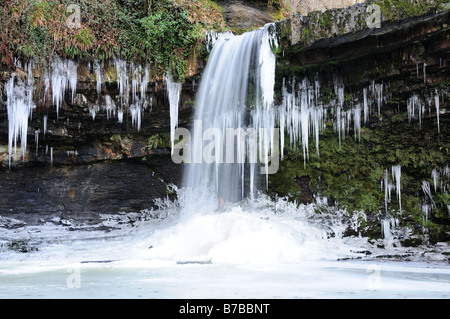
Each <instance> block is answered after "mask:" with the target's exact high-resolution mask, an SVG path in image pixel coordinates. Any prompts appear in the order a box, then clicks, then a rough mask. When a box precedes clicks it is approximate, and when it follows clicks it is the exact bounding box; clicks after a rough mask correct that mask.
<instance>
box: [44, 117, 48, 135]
mask: <svg viewBox="0 0 450 319" xmlns="http://www.w3.org/2000/svg"><path fill="white" fill-rule="evenodd" d="M46 133H47V115H44V137H45V134H46Z"/></svg>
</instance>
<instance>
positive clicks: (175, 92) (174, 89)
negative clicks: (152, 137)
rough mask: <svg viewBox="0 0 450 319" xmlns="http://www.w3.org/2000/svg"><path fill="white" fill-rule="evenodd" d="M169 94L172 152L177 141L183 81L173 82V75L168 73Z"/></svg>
mask: <svg viewBox="0 0 450 319" xmlns="http://www.w3.org/2000/svg"><path fill="white" fill-rule="evenodd" d="M166 85H167V95H168V97H169V106H170V141H171V145H172V152H173V147H174V143H175V128H176V127H177V126H178V103H179V100H180V94H181V83H176V82H173V80H172V76H171V75H170V74H169V73H167V74H166Z"/></svg>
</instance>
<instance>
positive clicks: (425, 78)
mask: <svg viewBox="0 0 450 319" xmlns="http://www.w3.org/2000/svg"><path fill="white" fill-rule="evenodd" d="M426 69H427V64H426V63H425V62H424V63H423V84H426V83H427V70H426Z"/></svg>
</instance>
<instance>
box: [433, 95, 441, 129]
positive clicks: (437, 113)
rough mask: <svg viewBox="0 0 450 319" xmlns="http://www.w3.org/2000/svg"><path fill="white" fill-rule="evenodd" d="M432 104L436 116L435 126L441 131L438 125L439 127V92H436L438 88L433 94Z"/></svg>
mask: <svg viewBox="0 0 450 319" xmlns="http://www.w3.org/2000/svg"><path fill="white" fill-rule="evenodd" d="M434 104H435V106H436V118H437V127H438V133H440V132H441V130H440V127H439V112H440V111H439V94H438V90H437V89H436V93H435V95H434Z"/></svg>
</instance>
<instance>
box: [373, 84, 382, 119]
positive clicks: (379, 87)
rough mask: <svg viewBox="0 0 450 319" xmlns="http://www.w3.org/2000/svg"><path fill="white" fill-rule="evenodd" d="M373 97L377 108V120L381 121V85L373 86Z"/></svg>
mask: <svg viewBox="0 0 450 319" xmlns="http://www.w3.org/2000/svg"><path fill="white" fill-rule="evenodd" d="M375 96H376V99H377V106H378V118H379V119H380V120H381V106H382V104H383V83H378V84H375Z"/></svg>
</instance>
